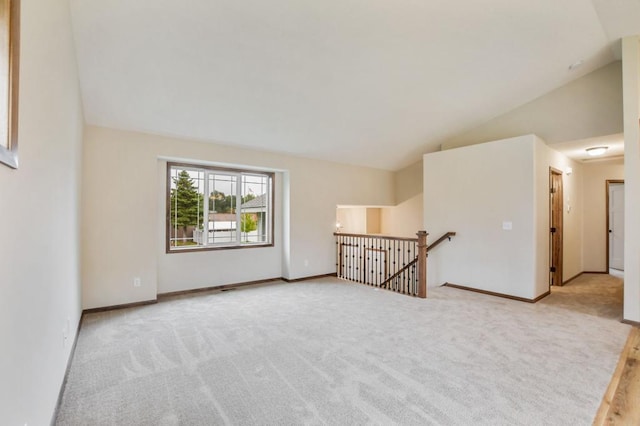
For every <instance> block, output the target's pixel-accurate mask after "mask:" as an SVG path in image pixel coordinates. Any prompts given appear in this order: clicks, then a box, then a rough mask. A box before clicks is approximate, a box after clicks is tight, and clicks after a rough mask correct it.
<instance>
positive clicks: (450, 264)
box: [424, 135, 582, 299]
mask: <svg viewBox="0 0 640 426" xmlns="http://www.w3.org/2000/svg"><path fill="white" fill-rule="evenodd" d="M550 166H552V167H555V168H558V169H561V170H566V167H567V166H572V167H573V174H572V175H571V177H567V176H565V177H564V178H563V183H564V189H565V191H564V195H565V203H564V204H565V206H564V207H565V222H564V229H565V246H564V266H565V269H564V277H565V278H566V277H570V276H573V275H575V274H577V273H579V272H581V268H582V257H581V245H582V237H581V236H582V212H581V208H580V207H581V203H582V200H581V191H582V181H581V173H582V171H581V166H580V165H579V164H577V163H575V162H573V161H571V160H569V159H567V158H566V157H564V156H563V155H561V154H559V153H557V152H556V151H553V150H551V149H550V148H548V147H547V146H546V145H545V144H544V142H542V140H540V139H539V138H537V137H536V136H534V135H528V136H521V137H517V138H511V139H507V140H501V141H495V142H489V143H485V144H478V145H472V146H468V147H463V148H458V149H452V150H446V151H441V152H436V153H433V154H427V155H425V156H424V223H425V226H426V227H427V229H428V230H429V232H430V233H431V235H432V236H433V237H434V238H436V237H437V236H439V235H441V234H443V233H445V232H447V231H455V232H457V236H456V237H454V239H453V241H452V242H451V243H447V244H445V245H444V246H441V247H438V248H437V249H436V250H434V251H433V252H432V253H430V254H429V272H428V273H429V276H428V280H429V281H428V282H429V285H432V286H434V285H441V284H443V283H445V282H449V283H453V284H459V285H464V286H468V287H473V288H478V289H482V290H488V291H494V292H498V293H503V294H508V295H512V296H518V297H524V298H528V299H533V298H535V297H537V296H539V295H541V294H543V293H545V292H546V291H548V289H549V274H548V271H549V245H548V243H549V193H548V191H549V189H548V188H549V167H550ZM441 176H447V179H446V180H445V181H443V180H442V179H441ZM569 205H571V206H572V207H571V212H570V213H566V212H567V209H568V206H569ZM504 222H510V223H511V225H512V229H511V230H505V229H503V223H504Z"/></svg>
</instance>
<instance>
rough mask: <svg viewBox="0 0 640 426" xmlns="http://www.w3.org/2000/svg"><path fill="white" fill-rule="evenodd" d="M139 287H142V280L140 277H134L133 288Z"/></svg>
mask: <svg viewBox="0 0 640 426" xmlns="http://www.w3.org/2000/svg"><path fill="white" fill-rule="evenodd" d="M141 285H142V280H141V279H140V277H135V278H134V279H133V286H134V287H140V286H141Z"/></svg>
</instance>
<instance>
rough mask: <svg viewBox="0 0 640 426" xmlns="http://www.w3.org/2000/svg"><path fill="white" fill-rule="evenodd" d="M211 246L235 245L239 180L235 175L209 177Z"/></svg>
mask: <svg viewBox="0 0 640 426" xmlns="http://www.w3.org/2000/svg"><path fill="white" fill-rule="evenodd" d="M208 176H209V220H208V227H207V229H208V231H209V240H208V241H209V244H222V243H235V242H236V229H237V216H236V210H237V207H238V202H237V200H236V192H237V187H238V178H237V176H235V175H226V174H218V173H210V174H209V175H208Z"/></svg>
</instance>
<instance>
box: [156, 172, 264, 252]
mask: <svg viewBox="0 0 640 426" xmlns="http://www.w3.org/2000/svg"><path fill="white" fill-rule="evenodd" d="M174 167H184V168H187V169H188V168H191V169H200V170H209V171H213V172H216V171H219V172H222V173H234V174H235V173H240V174H242V173H247V174H254V175H255V174H260V175H265V176H269V178H270V180H271V191H270V192H271V194H270V205H269V210H270V216H271V220H270V221H269V222H270V232H269V242H266V243H254V244H239V243H233V244H230V245H211V246H209V245H208V246H204V247H189V246H187V247H184V248H180V249H172V248H171V169H172V168H174ZM275 182H276V176H275V173H274V172H268V171H263V170H259V169H239V168H230V167H219V166H210V165H205V164H197V163H183V162H175V161H167V173H166V181H165V184H166V191H165V218H166V219H165V221H166V226H165V238H164V239H165V253H166V254H175V253H193V252H201V251H216V250H238V249H251V248H264V247H274V246H275V244H274V239H275V195H276V194H275V187H276V185H275Z"/></svg>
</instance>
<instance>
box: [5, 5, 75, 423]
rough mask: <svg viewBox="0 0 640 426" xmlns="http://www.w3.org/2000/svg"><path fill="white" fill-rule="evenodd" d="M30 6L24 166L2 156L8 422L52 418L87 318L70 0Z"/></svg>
mask: <svg viewBox="0 0 640 426" xmlns="http://www.w3.org/2000/svg"><path fill="white" fill-rule="evenodd" d="M21 15H22V22H21V27H22V28H21V52H20V110H19V119H20V124H19V131H18V138H19V162H20V168H19V169H18V170H11V169H9V168H7V167H5V166H3V165H0V223H2V236H1V237H0V271H1V273H2V278H0V341H2V349H1V350H0V378H1V379H0V424H3V425H24V424H29V425H47V424H50V422H51V419H52V415H53V412H54V409H55V405H56V400H57V397H58V391H59V390H60V386H61V384H62V380H63V376H64V372H65V368H66V364H67V360H68V357H69V354H70V351H71V346H72V343H73V340H74V338H75V332H76V329H77V325H78V321H79V319H80V281H79V242H78V238H79V232H78V231H79V229H78V225H77V224H78V220H79V212H78V208H79V174H80V149H81V137H82V125H83V118H82V113H81V104H80V100H79V89H78V82H77V71H76V70H77V66H76V61H75V54H74V50H73V42H72V37H71V32H70V31H71V30H70V29H71V24H70V18H69V5H68V2H67V1H66V0H51V1H46V2H35V1H23V2H22V13H21ZM63 334H66V335H67V338H66V339H64V338H63Z"/></svg>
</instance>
